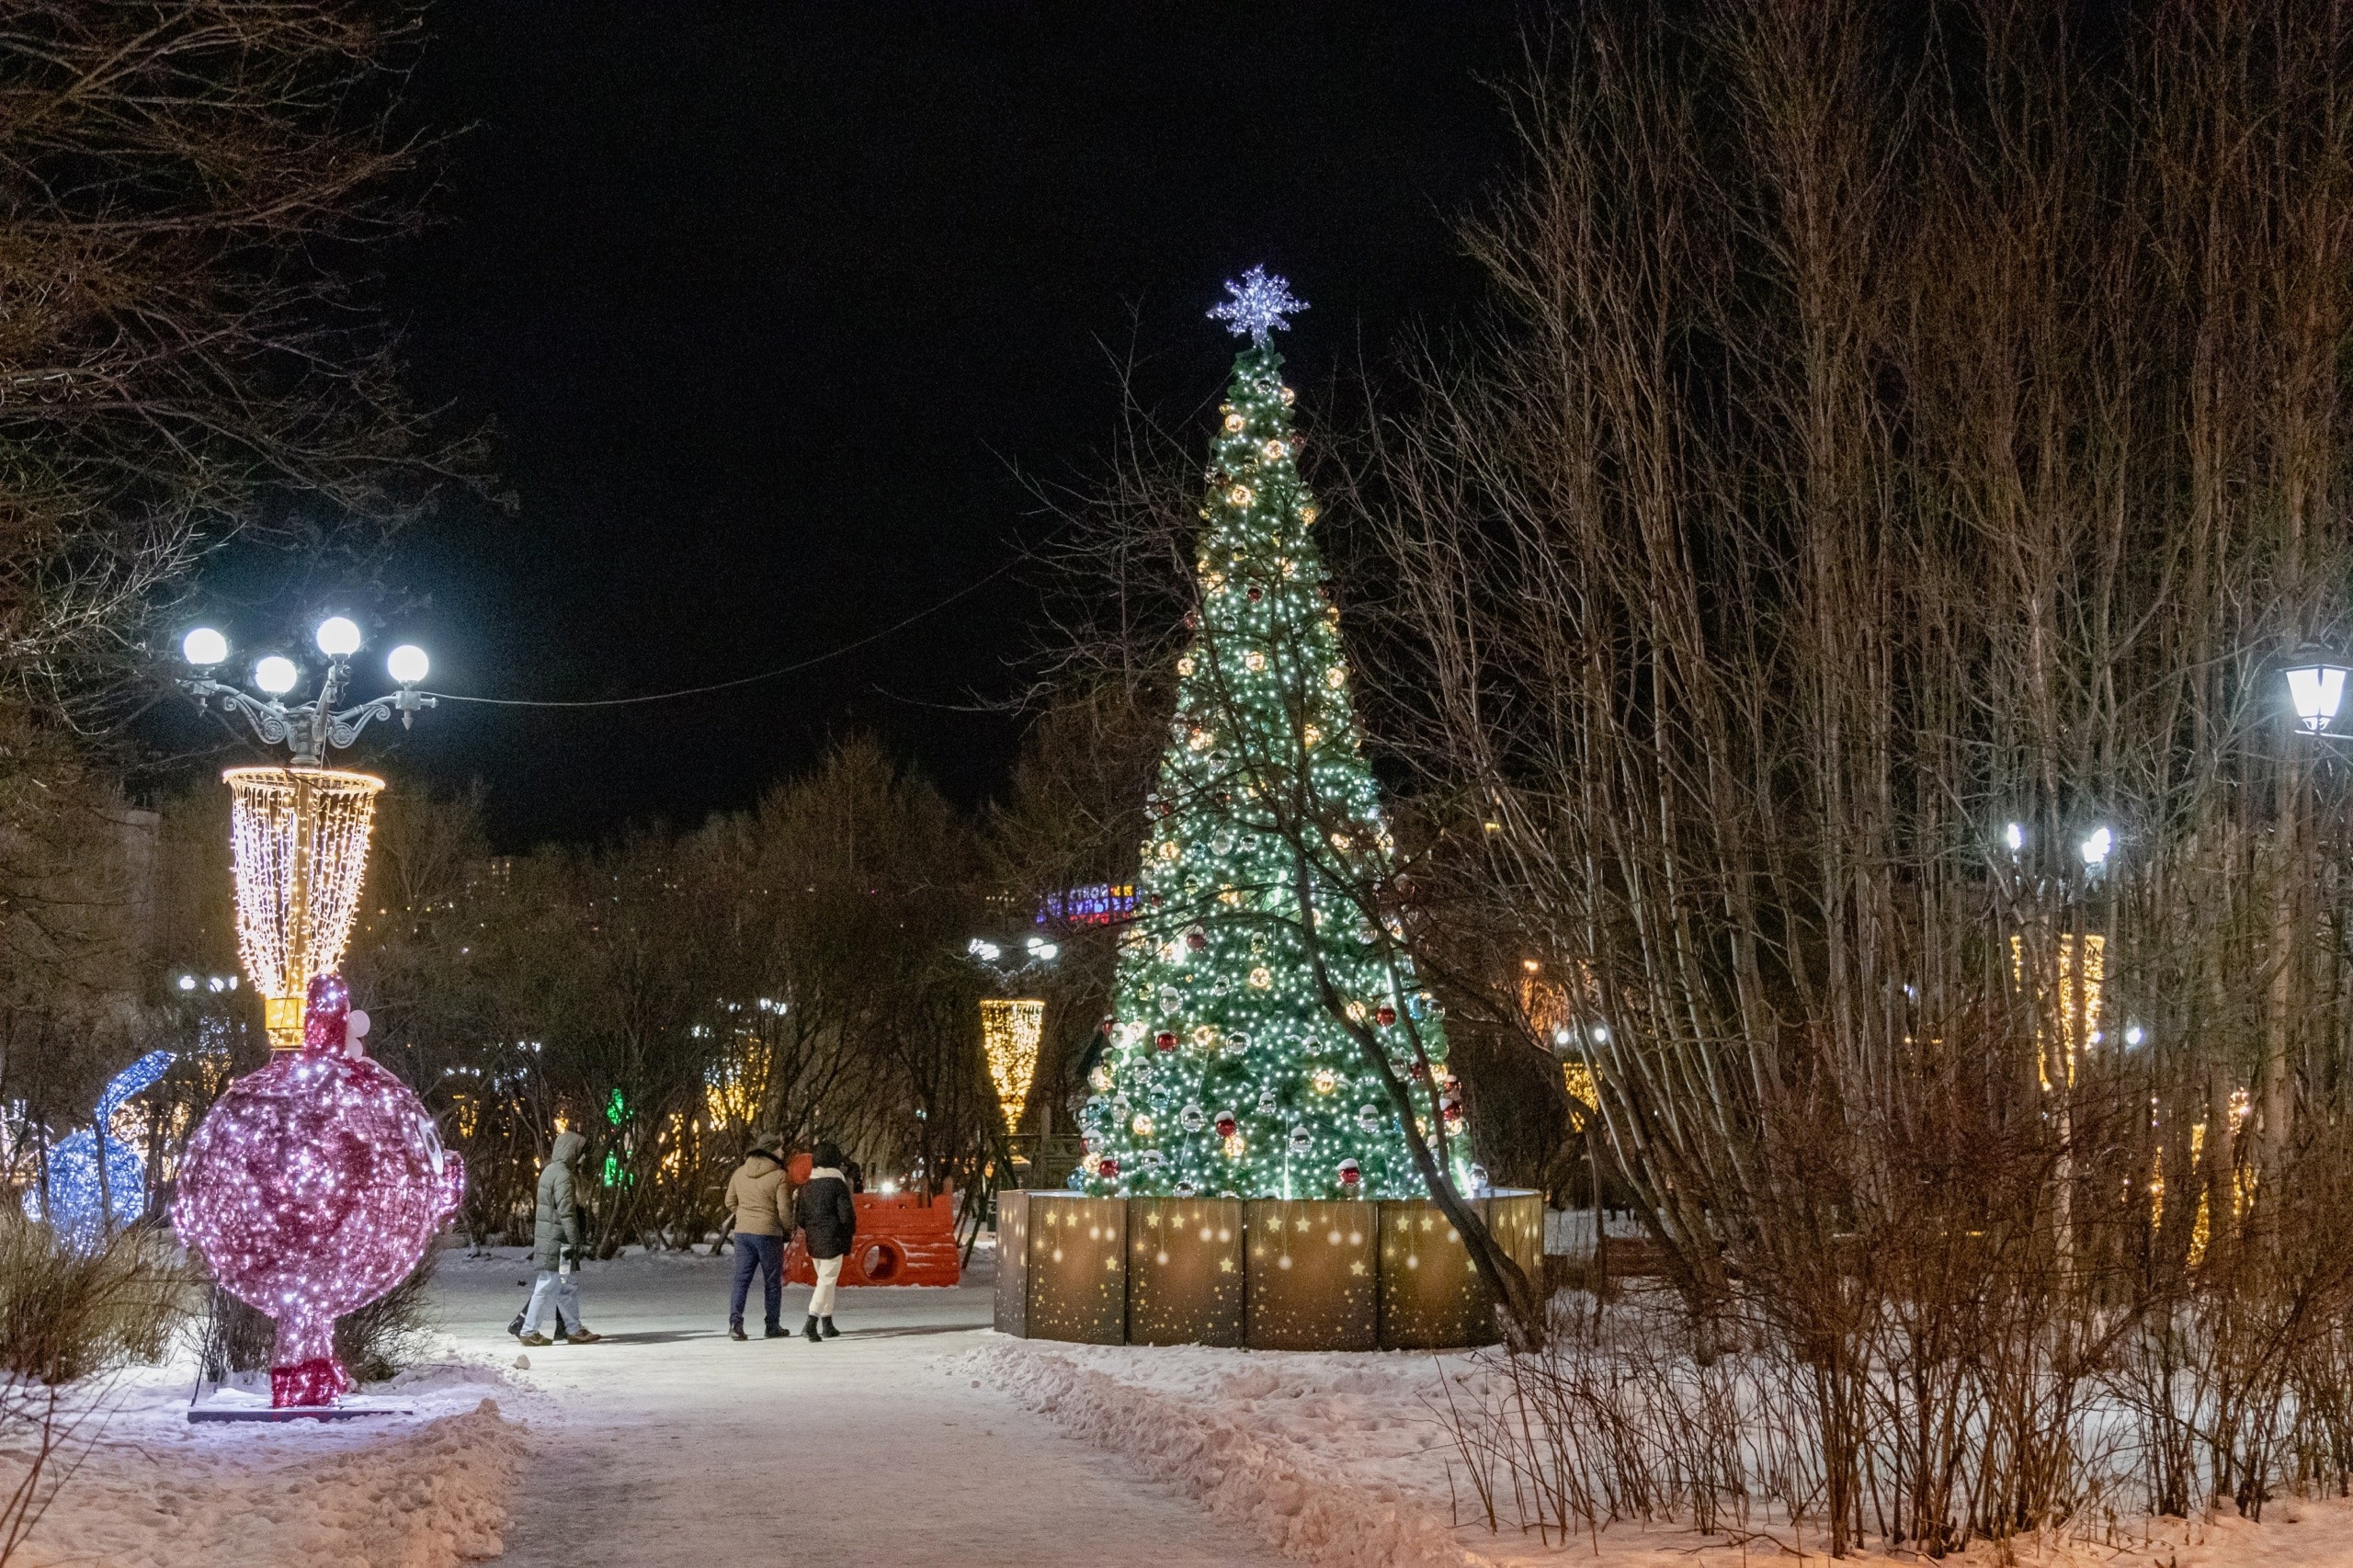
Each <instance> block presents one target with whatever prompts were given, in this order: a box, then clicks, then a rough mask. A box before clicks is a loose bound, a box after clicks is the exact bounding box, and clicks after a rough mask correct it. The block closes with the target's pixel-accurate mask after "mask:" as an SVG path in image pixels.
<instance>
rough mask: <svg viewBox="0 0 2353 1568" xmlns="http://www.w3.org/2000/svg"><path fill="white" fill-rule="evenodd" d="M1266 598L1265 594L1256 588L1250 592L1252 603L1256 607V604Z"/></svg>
mask: <svg viewBox="0 0 2353 1568" xmlns="http://www.w3.org/2000/svg"><path fill="white" fill-rule="evenodd" d="M1265 597H1267V596H1266V595H1265V594H1264V593H1262V592H1261V591H1259V590H1258V589H1256V588H1253V589H1251V590H1250V602H1251V603H1252V604H1254V605H1255V604H1256V603H1257V602H1258V601H1259V600H1260V599H1263V598H1265Z"/></svg>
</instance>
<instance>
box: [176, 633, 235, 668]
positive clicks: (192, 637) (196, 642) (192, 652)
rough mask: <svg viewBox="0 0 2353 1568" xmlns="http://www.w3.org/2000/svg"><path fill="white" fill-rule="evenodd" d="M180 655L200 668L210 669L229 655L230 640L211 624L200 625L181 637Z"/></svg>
mask: <svg viewBox="0 0 2353 1568" xmlns="http://www.w3.org/2000/svg"><path fill="white" fill-rule="evenodd" d="M180 657H182V658H184V659H186V660H187V661H188V663H189V664H191V665H195V666H196V667H197V668H198V669H199V670H209V669H210V668H211V667H212V666H213V665H218V664H221V663H222V662H223V661H224V660H226V659H227V658H228V657H229V640H228V639H227V638H226V637H223V636H222V635H221V633H219V632H218V631H213V630H212V628H210V627H209V626H199V627H198V628H197V629H196V630H195V631H191V632H189V633H188V635H187V636H186V637H183V638H182V639H180Z"/></svg>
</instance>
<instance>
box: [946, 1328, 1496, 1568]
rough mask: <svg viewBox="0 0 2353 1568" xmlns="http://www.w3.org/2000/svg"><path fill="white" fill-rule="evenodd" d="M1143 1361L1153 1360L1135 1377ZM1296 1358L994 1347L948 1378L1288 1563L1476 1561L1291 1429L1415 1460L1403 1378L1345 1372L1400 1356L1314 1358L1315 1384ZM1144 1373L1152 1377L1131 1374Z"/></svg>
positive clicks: (1414, 1424)
mask: <svg viewBox="0 0 2353 1568" xmlns="http://www.w3.org/2000/svg"><path fill="white" fill-rule="evenodd" d="M1143 1358H1151V1359H1152V1361H1153V1362H1154V1363H1156V1364H1155V1365H1153V1366H1152V1367H1150V1368H1149V1370H1151V1371H1154V1372H1157V1373H1158V1374H1160V1375H1159V1376H1158V1377H1155V1378H1146V1377H1142V1376H1139V1375H1138V1374H1140V1373H1142V1372H1144V1371H1145V1370H1147V1368H1146V1367H1145V1365H1144V1364H1143ZM1301 1359H1302V1358H1301V1357H1296V1356H1287V1355H1284V1354H1281V1353H1277V1352H1269V1353H1263V1354H1259V1355H1255V1356H1248V1357H1246V1358H1245V1355H1244V1353H1242V1352H1238V1351H1221V1350H1211V1349H1207V1348H1203V1347H1200V1346H1171V1347H1165V1348H1160V1349H1138V1348H1131V1347H1127V1346H1075V1345H1050V1344H1048V1343H1047V1342H1045V1341H1042V1340H995V1341H993V1342H991V1343H989V1344H986V1345H984V1346H982V1347H981V1348H979V1349H977V1350H974V1351H972V1352H971V1353H970V1354H969V1355H967V1356H963V1357H960V1358H956V1359H955V1360H954V1361H952V1362H951V1363H949V1370H950V1371H951V1372H961V1373H966V1374H969V1375H971V1376H974V1377H977V1378H980V1379H983V1380H984V1381H990V1382H994V1383H995V1384H996V1385H997V1386H998V1387H1000V1388H1002V1389H1004V1390H1005V1391H1006V1392H1007V1393H1009V1394H1011V1395H1012V1396H1013V1397H1014V1398H1015V1399H1016V1400H1017V1401H1018V1402H1019V1403H1023V1404H1026V1405H1028V1406H1029V1408H1031V1409H1033V1410H1036V1411H1039V1412H1040V1413H1041V1414H1043V1415H1047V1416H1049V1417H1051V1419H1053V1420H1054V1421H1055V1422H1056V1423H1057V1424H1058V1425H1060V1426H1063V1428H1065V1429H1066V1430H1068V1431H1070V1432H1072V1433H1074V1434H1075V1435H1077V1436H1080V1437H1086V1438H1088V1439H1089V1440H1091V1441H1093V1442H1095V1443H1097V1444H1098V1445H1100V1446H1101V1447H1103V1448H1105V1449H1110V1450H1111V1451H1113V1452H1115V1453H1118V1454H1120V1455H1123V1456H1125V1457H1126V1458H1127V1459H1128V1460H1130V1461H1131V1462H1132V1463H1134V1464H1136V1465H1138V1466H1140V1467H1141V1468H1142V1469H1144V1470H1145V1471H1148V1472H1150V1473H1151V1474H1152V1475H1154V1476H1155V1477H1157V1478H1160V1479H1164V1480H1166V1481H1169V1482H1171V1483H1175V1484H1176V1486H1177V1487H1178V1488H1179V1489H1180V1490H1182V1491H1183V1492H1185V1493H1186V1494H1188V1495H1189V1496H1191V1497H1193V1498H1195V1499H1196V1500H1198V1501H1199V1502H1200V1503H1202V1504H1203V1505H1205V1506H1207V1507H1208V1508H1209V1510H1210V1511H1211V1513H1213V1514H1215V1515H1217V1516H1218V1517H1221V1518H1222V1519H1225V1520H1227V1521H1229V1522H1231V1523H1235V1524H1240V1525H1244V1526H1246V1527H1248V1528H1252V1529H1254V1530H1256V1532H1257V1533H1258V1534H1259V1535H1261V1536H1262V1537H1264V1538H1265V1539H1266V1540H1267V1541H1268V1542H1269V1543H1270V1544H1271V1545H1273V1546H1275V1547H1276V1548H1277V1549H1278V1550H1279V1551H1282V1552H1283V1553H1284V1554H1285V1555H1287V1556H1290V1557H1296V1558H1301V1559H1302V1560H1304V1561H1307V1562H1348V1563H1367V1564H1373V1563H1379V1564H1387V1565H1394V1568H1424V1565H1426V1564H1427V1565H1428V1568H1469V1565H1473V1564H1477V1563H1478V1562H1481V1561H1482V1560H1481V1559H1480V1558H1479V1557H1477V1556H1475V1555H1474V1554H1472V1553H1471V1552H1469V1551H1465V1550H1464V1549H1463V1548H1462V1546H1461V1544H1459V1543H1458V1542H1457V1541H1456V1540H1455V1539H1454V1536H1453V1533H1452V1531H1451V1530H1450V1529H1449V1527H1448V1525H1447V1523H1446V1521H1445V1516H1444V1515H1443V1513H1439V1514H1437V1515H1433V1514H1432V1513H1431V1512H1430V1510H1429V1508H1428V1506H1427V1498H1426V1497H1421V1496H1415V1495H1413V1494H1407V1495H1406V1496H1404V1498H1403V1499H1401V1498H1399V1497H1398V1496H1397V1495H1396V1494H1393V1493H1392V1494H1384V1493H1383V1492H1382V1491H1381V1490H1380V1489H1379V1487H1378V1482H1377V1481H1376V1480H1374V1477H1373V1476H1372V1475H1370V1474H1368V1475H1364V1476H1352V1475H1348V1474H1346V1473H1342V1472H1338V1471H1335V1470H1334V1469H1333V1468H1332V1466H1331V1465H1330V1464H1329V1463H1328V1462H1327V1460H1328V1454H1327V1453H1326V1452H1325V1445H1324V1442H1323V1441H1321V1440H1318V1439H1317V1438H1315V1437H1311V1436H1309V1435H1308V1434H1307V1433H1306V1432H1305V1431H1303V1429H1304V1428H1311V1427H1312V1428H1320V1429H1321V1430H1322V1431H1323V1432H1324V1433H1325V1434H1330V1433H1332V1432H1335V1431H1345V1432H1347V1433H1350V1434H1353V1435H1358V1436H1361V1437H1372V1438H1373V1441H1372V1442H1371V1444H1370V1447H1371V1449H1373V1450H1374V1451H1375V1452H1376V1453H1377V1454H1379V1455H1380V1456H1381V1457H1382V1458H1386V1459H1390V1460H1408V1461H1410V1460H1415V1459H1419V1458H1421V1457H1422V1456H1425V1455H1426V1454H1427V1451H1428V1449H1429V1446H1430V1444H1431V1443H1432V1442H1434V1441H1442V1440H1443V1435H1442V1434H1441V1433H1439V1431H1438V1428H1437V1426H1435V1424H1433V1423H1431V1422H1429V1421H1428V1420H1427V1416H1426V1415H1420V1414H1417V1413H1416V1412H1417V1409H1418V1406H1417V1402H1416V1401H1414V1400H1412V1399H1410V1398H1409V1399H1408V1400H1407V1401H1406V1403H1405V1405H1404V1406H1399V1405H1398V1403H1397V1400H1396V1398H1395V1396H1396V1395H1397V1394H1398V1393H1399V1392H1402V1383H1401V1381H1400V1380H1399V1379H1398V1378H1397V1377H1396V1376H1395V1374H1394V1373H1393V1372H1391V1371H1390V1370H1389V1369H1380V1370H1376V1371H1372V1372H1370V1373H1368V1372H1366V1371H1365V1370H1363V1369H1359V1368H1356V1367H1352V1366H1349V1365H1348V1364H1349V1363H1357V1362H1362V1361H1367V1360H1392V1361H1393V1360H1398V1359H1402V1358H1371V1357H1356V1356H1340V1357H1322V1358H1314V1359H1316V1360H1319V1361H1321V1362H1322V1363H1324V1368H1323V1369H1324V1371H1325V1372H1326V1373H1330V1374H1335V1375H1334V1376H1333V1377H1332V1378H1331V1379H1330V1380H1329V1381H1321V1380H1319V1381H1318V1383H1317V1386H1314V1387H1313V1388H1310V1387H1309V1386H1307V1382H1306V1380H1305V1379H1304V1378H1303V1377H1302V1369H1300V1368H1298V1367H1296V1366H1294V1365H1290V1363H1295V1362H1297V1361H1299V1360H1301ZM1415 1367H1416V1371H1417V1372H1418V1374H1419V1376H1420V1378H1421V1379H1422V1381H1425V1382H1428V1381H1429V1379H1430V1372H1429V1366H1428V1363H1427V1361H1426V1360H1421V1359H1419V1358H1415ZM1432 1386H1434V1385H1432ZM1401 1420H1402V1421H1404V1423H1405V1425H1403V1426H1401V1425H1400V1422H1401ZM1431 1462H1435V1461H1434V1460H1433V1461H1431ZM1368 1481H1371V1482H1373V1484H1370V1485H1368V1484H1366V1483H1367V1482H1368ZM1441 1494H1442V1483H1441Z"/></svg>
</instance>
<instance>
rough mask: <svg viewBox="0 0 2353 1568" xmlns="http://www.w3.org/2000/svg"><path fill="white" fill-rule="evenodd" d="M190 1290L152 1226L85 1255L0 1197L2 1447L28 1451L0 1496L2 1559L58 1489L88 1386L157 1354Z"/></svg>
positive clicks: (88, 1399)
mask: <svg viewBox="0 0 2353 1568" xmlns="http://www.w3.org/2000/svg"><path fill="white" fill-rule="evenodd" d="M187 1301H188V1272H187V1270H186V1268H185V1267H182V1266H181V1264H180V1263H179V1262H178V1260H177V1258H176V1256H175V1254H174V1252H173V1249H172V1247H171V1246H170V1244H169V1243H168V1242H167V1241H166V1240H165V1238H164V1237H163V1236H162V1235H161V1234H160V1233H157V1232H156V1231H154V1230H153V1229H152V1228H150V1227H146V1226H139V1227H134V1228H133V1229H131V1230H129V1231H125V1232H123V1233H120V1234H119V1235H117V1236H116V1237H114V1238H113V1239H112V1240H111V1241H109V1242H108V1244H106V1245H105V1246H103V1247H101V1248H99V1249H98V1250H97V1251H96V1252H94V1253H88V1254H85V1253H81V1252H77V1251H75V1250H74V1249H73V1248H70V1247H67V1246H65V1245H63V1244H62V1243H61V1242H60V1241H59V1240H58V1238H57V1236H56V1234H55V1233H53V1232H52V1231H51V1230H50V1228H49V1227H48V1226H46V1225H40V1224H35V1223H33V1222H31V1221H27V1220H24V1219H22V1218H19V1217H18V1216H17V1215H16V1214H15V1213H14V1211H13V1210H9V1209H7V1208H6V1207H5V1206H0V1446H6V1448H8V1449H13V1450H15V1451H16V1452H17V1454H18V1455H19V1456H20V1457H21V1458H22V1459H23V1460H24V1468H23V1470H22V1471H20V1472H17V1473H16V1474H15V1476H14V1478H13V1480H12V1481H11V1482H10V1483H8V1490H7V1492H6V1494H0V1563H5V1562H7V1560H8V1558H9V1557H10V1555H11V1554H12V1553H13V1552H14V1551H16V1549H17V1546H19V1545H20V1544H22V1542H23V1540H24V1539H25V1537H26V1535H27V1534H28V1533H29V1532H30V1531H31V1529H32V1527H33V1526H34V1525H35V1524H36V1523H38V1522H39V1521H40V1515H41V1511H42V1509H43V1508H44V1507H46V1506H47V1505H48V1503H49V1500H50V1498H51V1496H53V1495H54V1494H55V1492H56V1487H57V1484H58V1483H57V1481H56V1480H55V1479H54V1476H53V1474H52V1471H53V1470H54V1466H53V1465H52V1463H51V1461H52V1460H55V1459H57V1458H58V1457H59V1456H60V1455H61V1454H62V1453H64V1452H66V1451H68V1450H69V1449H71V1448H72V1447H73V1445H74V1438H75V1436H76V1434H77V1433H78V1432H79V1431H80V1430H81V1428H82V1426H83V1424H84V1423H85V1420H86V1419H87V1418H88V1416H89V1415H90V1413H91V1410H92V1407H93V1404H94V1403H95V1402H94V1399H93V1397H92V1389H91V1385H93V1384H97V1383H102V1382H103V1381H104V1380H105V1379H106V1378H107V1377H108V1375H109V1374H112V1373H114V1372H117V1371H119V1370H121V1369H123V1368H124V1367H125V1366H128V1365H130V1364H131V1363H132V1362H136V1361H152V1360H154V1359H156V1358H160V1357H161V1356H162V1355H163V1354H164V1352H165V1350H166V1349H168V1348H169V1347H170V1345H171V1342H172V1337H173V1335H174V1333H175V1331H176V1329H177V1328H178V1327H179V1324H180V1323H181V1320H182V1318H183V1317H184V1315H185V1313H186V1311H187ZM68 1468H69V1469H70V1466H69V1467H68Z"/></svg>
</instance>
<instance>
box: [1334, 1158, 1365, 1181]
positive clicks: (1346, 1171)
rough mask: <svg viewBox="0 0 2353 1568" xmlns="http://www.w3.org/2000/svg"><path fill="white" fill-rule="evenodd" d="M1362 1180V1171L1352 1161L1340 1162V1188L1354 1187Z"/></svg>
mask: <svg viewBox="0 0 2353 1568" xmlns="http://www.w3.org/2000/svg"><path fill="white" fill-rule="evenodd" d="M1363 1179H1364V1171H1363V1170H1362V1169H1361V1168H1360V1167H1359V1166H1358V1165H1357V1163H1356V1162H1355V1161H1354V1160H1342V1161H1341V1162H1340V1185H1341V1186H1342V1187H1354V1186H1356V1185H1357V1183H1358V1182H1360V1181H1362V1180H1363Z"/></svg>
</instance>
